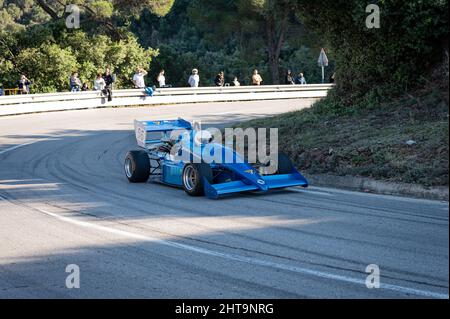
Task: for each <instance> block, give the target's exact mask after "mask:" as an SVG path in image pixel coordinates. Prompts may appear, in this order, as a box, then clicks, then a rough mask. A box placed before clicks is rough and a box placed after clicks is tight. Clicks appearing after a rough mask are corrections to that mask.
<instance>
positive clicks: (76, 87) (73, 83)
mask: <svg viewBox="0 0 450 319" xmlns="http://www.w3.org/2000/svg"><path fill="white" fill-rule="evenodd" d="M69 82H70V91H72V92H79V91H80V89H81V80H80V79H79V78H78V73H77V72H73V73H72V76H71V77H70V81H69Z"/></svg>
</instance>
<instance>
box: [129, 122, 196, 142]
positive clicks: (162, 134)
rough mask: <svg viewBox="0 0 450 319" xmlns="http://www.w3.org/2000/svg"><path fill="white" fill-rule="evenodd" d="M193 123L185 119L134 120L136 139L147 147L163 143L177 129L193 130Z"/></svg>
mask: <svg viewBox="0 0 450 319" xmlns="http://www.w3.org/2000/svg"><path fill="white" fill-rule="evenodd" d="M191 129H192V126H191V123H189V122H188V121H185V120H183V119H178V120H162V121H138V120H135V121H134V131H135V133H136V141H137V144H138V145H139V146H140V147H143V148H147V147H148V146H149V145H151V144H158V143H161V142H162V140H163V139H168V138H170V134H171V132H172V131H175V130H191Z"/></svg>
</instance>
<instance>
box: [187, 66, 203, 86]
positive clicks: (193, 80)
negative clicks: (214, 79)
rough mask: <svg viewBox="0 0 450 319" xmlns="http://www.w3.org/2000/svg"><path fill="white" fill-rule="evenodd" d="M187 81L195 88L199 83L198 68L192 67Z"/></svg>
mask: <svg viewBox="0 0 450 319" xmlns="http://www.w3.org/2000/svg"><path fill="white" fill-rule="evenodd" d="M188 83H189V85H190V86H191V87H193V88H196V87H198V85H199V83H200V76H199V75H198V70H197V69H193V70H192V74H191V76H190V77H189V79H188Z"/></svg>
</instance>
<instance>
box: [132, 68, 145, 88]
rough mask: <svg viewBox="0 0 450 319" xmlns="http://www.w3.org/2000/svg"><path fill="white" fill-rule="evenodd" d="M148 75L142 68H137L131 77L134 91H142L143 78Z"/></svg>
mask: <svg viewBox="0 0 450 319" xmlns="http://www.w3.org/2000/svg"><path fill="white" fill-rule="evenodd" d="M147 74H148V73H147V71H145V70H144V69H143V68H141V67H138V68H137V69H136V73H135V74H134V76H133V83H134V87H135V88H136V89H144V88H145V80H144V76H146V75H147Z"/></svg>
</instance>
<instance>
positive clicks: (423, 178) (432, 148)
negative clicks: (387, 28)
mask: <svg viewBox="0 0 450 319" xmlns="http://www.w3.org/2000/svg"><path fill="white" fill-rule="evenodd" d="M416 94H417V95H416V96H404V97H402V98H398V99H396V100H395V101H393V102H390V103H382V104H376V105H373V106H371V107H365V108H360V107H355V108H347V109H346V111H345V112H333V111H330V109H329V107H330V105H329V103H330V101H329V100H324V101H322V102H319V103H317V104H316V105H314V106H313V107H312V108H310V109H304V110H301V111H296V112H290V113H286V114H282V115H279V116H275V117H270V118H264V119H260V120H253V121H249V122H246V123H241V124H239V127H244V128H245V127H267V128H269V127H276V128H278V129H279V148H280V151H282V152H285V153H286V154H288V155H289V156H290V157H291V158H292V160H293V161H294V163H295V165H296V166H297V167H298V168H299V169H300V170H301V171H302V172H305V173H307V174H333V175H340V176H344V175H352V176H362V177H371V178H375V179H378V180H386V181H392V182H404V183H416V184H420V185H424V186H442V185H448V178H449V176H448V160H449V158H448V154H449V147H448V139H449V136H448V133H449V132H448V125H449V121H448V95H446V93H445V92H443V91H436V90H432V91H429V90H425V91H422V92H420V91H418V92H416Z"/></svg>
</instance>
